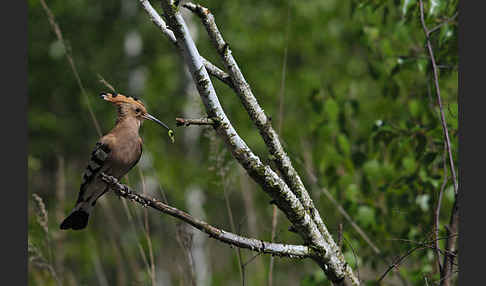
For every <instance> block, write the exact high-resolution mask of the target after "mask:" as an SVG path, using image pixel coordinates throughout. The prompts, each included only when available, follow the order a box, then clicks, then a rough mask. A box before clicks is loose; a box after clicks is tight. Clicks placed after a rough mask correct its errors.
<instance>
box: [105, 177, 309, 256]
mask: <svg viewBox="0 0 486 286" xmlns="http://www.w3.org/2000/svg"><path fill="white" fill-rule="evenodd" d="M101 176H102V179H103V180H104V181H105V182H106V183H108V184H109V185H110V188H111V189H112V190H114V191H115V193H116V194H117V195H119V196H121V197H123V198H125V199H128V200H131V201H133V202H136V203H138V204H141V205H142V206H144V207H151V208H153V209H155V210H157V211H160V212H163V213H165V214H168V215H170V216H173V217H175V218H178V219H180V220H182V221H184V222H186V223H188V224H190V225H192V226H193V227H195V228H197V229H199V230H200V231H203V232H205V233H207V234H208V235H209V236H210V237H211V238H214V239H217V240H219V241H221V242H224V243H227V244H230V245H234V246H237V247H241V248H245V249H250V250H253V251H257V252H261V253H268V254H272V255H277V256H281V257H290V258H306V257H311V256H312V255H314V252H313V251H312V250H311V249H310V248H309V247H307V246H304V245H291V244H281V243H271V242H266V241H263V240H258V239H254V238H247V237H243V236H239V235H236V234H234V233H231V232H227V231H224V230H222V229H219V228H216V227H214V226H212V225H210V224H208V223H207V222H204V221H202V220H199V219H197V218H194V217H192V216H191V215H190V214H188V213H186V212H183V211H181V210H179V209H177V208H174V207H172V206H169V205H167V204H164V203H163V202H161V201H159V200H157V199H154V198H149V197H148V196H145V195H141V194H138V193H135V192H133V191H132V190H131V189H130V188H129V187H128V186H126V185H123V184H121V183H119V182H118V180H117V179H116V178H115V177H112V176H109V175H106V174H105V173H101Z"/></svg>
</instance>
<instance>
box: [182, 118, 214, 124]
mask: <svg viewBox="0 0 486 286" xmlns="http://www.w3.org/2000/svg"><path fill="white" fill-rule="evenodd" d="M217 122H218V121H217V120H214V119H212V118H199V119H186V118H180V117H177V118H176V126H189V125H216V124H217Z"/></svg>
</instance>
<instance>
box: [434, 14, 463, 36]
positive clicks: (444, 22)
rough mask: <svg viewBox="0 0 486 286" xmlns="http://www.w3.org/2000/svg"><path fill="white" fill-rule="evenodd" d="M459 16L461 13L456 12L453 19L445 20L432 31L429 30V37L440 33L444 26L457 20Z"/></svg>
mask: <svg viewBox="0 0 486 286" xmlns="http://www.w3.org/2000/svg"><path fill="white" fill-rule="evenodd" d="M457 15H459V12H456V13H455V14H454V15H453V16H452V17H450V18H447V19H445V20H444V21H442V23H440V24H439V25H437V26H435V27H433V28H432V29H430V30H429V35H432V34H433V33H434V32H436V31H438V30H439V29H440V28H441V27H442V26H444V25H445V24H449V22H452V21H454V20H455V19H456V17H457Z"/></svg>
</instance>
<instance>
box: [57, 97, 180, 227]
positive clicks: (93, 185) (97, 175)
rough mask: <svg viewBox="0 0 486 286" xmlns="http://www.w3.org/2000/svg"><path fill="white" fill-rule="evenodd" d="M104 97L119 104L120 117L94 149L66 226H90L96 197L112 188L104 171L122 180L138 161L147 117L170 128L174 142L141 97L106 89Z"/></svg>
mask: <svg viewBox="0 0 486 286" xmlns="http://www.w3.org/2000/svg"><path fill="white" fill-rule="evenodd" d="M100 97H101V98H102V99H104V100H106V101H108V102H111V103H112V104H114V105H115V106H116V107H117V112H118V114H117V119H116V122H115V126H114V127H113V129H112V130H111V131H110V132H108V133H107V134H106V135H104V136H103V137H101V139H100V140H99V141H98V142H97V143H96V147H95V148H94V150H93V152H92V153H91V157H90V160H89V163H88V166H87V167H86V169H85V171H84V173H83V176H82V183H81V187H80V189H79V193H78V199H77V201H76V204H75V206H74V208H73V210H72V211H71V213H70V214H69V216H67V217H66V218H65V219H64V220H63V221H62V223H61V225H60V228H61V229H63V230H67V229H73V230H80V229H84V228H86V226H87V225H88V219H89V216H90V214H91V212H92V210H93V208H94V206H95V204H96V201H97V200H98V199H99V198H100V197H101V196H103V195H104V194H105V193H106V192H107V191H108V190H109V186H108V184H107V183H106V182H105V181H103V180H102V178H101V173H105V174H106V175H110V176H113V177H115V178H117V179H118V180H119V179H120V178H122V177H123V176H124V175H125V174H127V173H128V171H130V170H131V169H132V168H133V167H134V166H135V165H136V164H137V163H138V161H139V160H140V157H141V156H142V143H143V141H142V138H141V137H140V135H139V129H140V126H141V125H142V122H143V121H144V120H146V119H148V120H151V121H153V122H156V123H158V124H159V125H161V126H163V127H165V128H166V129H168V130H169V131H168V132H169V137H170V138H171V140H172V142H173V131H172V130H171V129H170V128H169V127H168V126H167V125H165V124H164V123H163V122H162V121H160V120H158V119H157V118H155V117H154V116H152V115H150V114H149V113H148V112H147V109H146V108H145V105H144V104H143V103H142V101H141V100H140V99H138V98H136V97H132V96H125V95H123V94H118V93H116V92H115V93H105V92H104V93H101V94H100Z"/></svg>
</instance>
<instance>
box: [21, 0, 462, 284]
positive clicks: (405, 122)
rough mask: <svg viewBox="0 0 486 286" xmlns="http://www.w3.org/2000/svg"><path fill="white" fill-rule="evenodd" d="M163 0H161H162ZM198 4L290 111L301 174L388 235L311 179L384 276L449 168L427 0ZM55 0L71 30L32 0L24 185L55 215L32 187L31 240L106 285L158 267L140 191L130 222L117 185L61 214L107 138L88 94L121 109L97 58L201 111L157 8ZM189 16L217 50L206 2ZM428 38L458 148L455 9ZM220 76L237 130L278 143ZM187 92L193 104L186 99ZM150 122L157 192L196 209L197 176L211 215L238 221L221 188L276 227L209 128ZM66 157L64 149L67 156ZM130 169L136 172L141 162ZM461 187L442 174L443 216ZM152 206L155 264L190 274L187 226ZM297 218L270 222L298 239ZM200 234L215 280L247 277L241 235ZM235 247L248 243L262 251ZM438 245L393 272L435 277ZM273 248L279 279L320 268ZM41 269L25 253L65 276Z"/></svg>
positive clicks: (432, 9)
mask: <svg viewBox="0 0 486 286" xmlns="http://www.w3.org/2000/svg"><path fill="white" fill-rule="evenodd" d="M153 2H154V3H152V4H153V5H154V6H155V7H156V8H157V9H158V10H159V11H160V9H159V4H158V3H156V1H153ZM457 2H458V1H457V0H455V1H430V2H429V1H426V2H425V13H426V23H427V25H428V27H429V29H432V28H433V27H435V26H436V25H439V24H441V23H442V22H444V21H445V20H446V19H449V18H451V17H452V16H453V15H454V14H455V13H456V12H457ZM201 4H203V5H205V6H206V7H208V8H209V9H210V10H211V11H212V13H213V14H214V15H215V17H216V22H217V24H218V26H219V27H220V29H221V31H222V33H223V35H224V37H225V39H226V40H227V42H229V43H230V45H231V48H232V50H233V54H234V55H235V57H236V59H237V60H238V62H239V64H240V67H241V68H242V71H243V73H244V74H245V76H246V78H247V80H248V81H249V83H250V84H251V86H252V88H253V90H254V92H255V94H256V96H257V98H258V100H259V102H260V104H261V105H262V107H263V108H264V109H265V112H266V113H267V114H268V115H269V116H271V117H272V118H273V121H274V126H275V127H277V126H278V124H279V123H280V122H282V129H281V131H280V134H281V138H282V140H283V142H284V143H285V148H286V150H287V151H288V153H289V154H290V156H291V158H292V160H293V162H294V165H295V167H296V168H297V169H298V171H299V173H300V174H301V176H302V177H303V179H304V181H305V183H306V185H307V186H309V187H311V186H312V183H311V181H310V180H309V179H308V177H307V176H306V175H305V174H306V173H307V171H308V170H309V168H310V169H312V171H313V172H314V173H315V175H316V177H317V178H318V185H319V186H320V187H325V188H327V189H328V190H329V191H330V192H331V193H332V195H333V196H334V197H335V198H336V199H337V200H338V202H339V203H340V204H341V205H342V206H343V207H344V209H345V210H346V211H347V212H348V213H349V214H350V216H351V217H352V218H353V219H355V221H356V223H357V224H358V225H359V226H360V227H361V228H362V229H363V230H364V231H365V232H366V233H367V234H368V236H370V237H371V238H372V240H373V242H374V243H375V244H376V245H377V246H378V248H379V249H380V250H381V252H382V253H381V255H377V254H375V253H374V252H373V251H372V249H371V248H370V247H369V246H368V245H367V243H366V242H365V241H364V240H363V239H362V238H361V237H360V236H359V234H358V233H357V232H356V231H355V230H354V229H353V228H352V227H351V225H350V224H349V223H348V222H347V221H346V220H345V219H344V218H343V216H342V215H341V214H340V213H339V212H338V211H337V209H336V208H335V207H334V206H333V205H332V204H331V203H330V202H329V201H328V200H327V199H326V197H325V196H321V195H320V194H321V193H320V192H319V191H318V190H317V189H315V191H314V193H313V194H312V197H313V198H314V200H315V203H316V205H317V207H318V209H319V210H320V212H321V215H322V217H323V219H324V222H325V223H326V225H327V226H328V227H329V228H330V230H331V232H332V234H333V235H335V238H336V237H337V226H338V224H339V223H343V225H344V235H343V236H344V238H345V241H344V242H343V251H344V253H345V256H346V258H347V260H348V262H349V263H350V264H351V265H353V268H355V269H356V257H355V255H356V256H357V262H358V265H357V267H359V270H360V271H361V273H362V274H363V275H362V277H361V278H362V279H365V280H376V279H377V278H378V277H379V276H380V275H381V274H382V273H383V272H384V271H385V270H386V268H387V267H388V265H389V264H390V263H391V261H392V260H393V259H394V258H396V257H397V256H400V255H403V254H405V253H406V252H407V251H408V250H409V249H411V248H412V247H413V246H414V245H413V244H411V243H409V242H404V241H402V240H397V239H407V240H412V241H429V240H431V239H432V238H433V236H432V230H433V224H434V223H433V211H434V209H435V206H436V204H437V199H438V193H439V190H440V188H441V184H442V181H443V179H444V174H445V173H444V168H445V166H444V160H443V153H444V143H443V132H442V127H441V123H440V120H439V115H438V112H439V111H438V106H437V104H436V102H437V101H436V95H435V88H434V85H433V77H432V69H431V64H430V60H429V58H428V54H427V52H426V49H425V36H424V33H423V30H422V27H421V25H420V20H419V10H418V5H417V1H415V0H404V1H354V0H350V1H337V0H326V1H318V0H313V1H305V2H301V1H286V2H284V3H282V2H281V1H212V0H211V1H204V3H201ZM47 5H48V6H49V7H50V8H51V9H52V12H53V14H54V15H55V17H56V21H57V23H58V24H59V26H60V28H61V30H62V32H63V34H64V37H65V39H66V42H67V45H68V47H67V49H66V48H64V46H63V45H62V43H60V42H59V41H58V40H57V38H56V36H55V34H54V33H53V32H52V29H51V27H50V25H49V21H48V19H47V17H46V15H45V12H44V10H43V9H42V6H41V5H40V3H39V1H34V0H31V1H29V23H28V25H29V52H28V61H29V78H28V84H29V115H28V124H29V137H30V144H29V154H28V166H29V194H33V193H37V194H38V195H39V196H41V197H42V198H43V199H44V202H45V204H46V207H47V210H48V214H49V220H48V222H49V233H48V234H45V233H44V231H43V229H42V228H41V226H40V225H39V224H38V222H37V219H36V217H37V213H36V211H35V202H34V201H33V200H29V241H31V242H32V243H33V244H34V245H35V246H36V247H37V249H40V250H39V251H42V252H43V257H45V258H46V259H47V260H48V261H49V263H50V264H52V265H53V267H54V268H55V269H56V273H57V275H58V276H59V277H60V279H61V280H63V281H64V284H63V285H71V284H74V281H75V282H77V283H78V284H87V285H91V284H95V285H96V284H102V282H100V281H103V279H105V280H106V281H108V283H109V285H111V284H115V285H132V284H133V283H132V281H135V282H136V283H141V284H143V283H150V278H149V275H148V271H147V269H146V268H147V267H146V265H145V262H144V258H143V255H142V254H141V250H140V249H142V252H143V253H144V254H145V255H146V256H147V257H148V256H149V250H148V243H147V240H146V237H145V234H144V231H143V229H144V228H143V217H144V214H143V213H144V211H143V210H141V209H139V208H137V207H133V206H132V205H131V204H129V207H128V212H130V214H131V215H132V216H133V217H134V221H132V222H131V221H130V219H129V216H128V213H127V210H126V209H125V208H124V206H123V203H122V201H120V200H119V199H117V198H115V197H114V196H113V195H107V196H105V197H104V198H102V199H101V201H102V202H101V204H100V205H101V206H100V207H98V206H97V208H98V209H96V210H95V213H94V215H93V218H92V220H91V222H90V225H89V227H88V229H87V230H85V231H82V232H65V233H61V232H60V231H59V230H58V224H59V222H60V219H61V218H62V217H63V216H64V215H65V214H67V213H68V212H69V210H70V208H71V207H72V205H73V204H74V201H75V198H76V196H77V191H78V186H79V185H80V181H81V172H82V170H83V168H84V164H86V163H87V159H88V155H89V153H90V152H91V148H93V147H94V144H95V142H96V140H97V138H98V135H97V133H96V129H95V128H94V126H93V123H92V121H91V118H90V117H89V113H88V100H89V103H90V105H91V107H92V109H93V112H94V114H95V115H96V117H97V119H98V121H99V122H100V124H101V127H102V130H103V131H104V132H106V131H108V130H109V129H110V128H111V127H112V125H113V124H114V117H115V110H114V108H113V107H112V106H109V105H108V104H106V103H104V102H100V101H99V100H98V99H97V94H99V93H100V92H101V91H105V90H107V88H106V87H105V86H103V84H101V83H100V82H99V81H98V77H97V74H100V75H102V76H103V77H104V78H105V79H106V80H107V81H108V82H110V83H111V84H112V85H114V86H115V88H116V89H117V91H118V92H121V93H125V94H130V95H134V96H138V97H141V98H142V100H144V101H145V102H146V104H147V106H148V109H149V111H150V112H151V113H152V114H154V115H155V116H156V117H158V118H160V119H161V120H162V121H164V122H166V123H168V125H170V126H172V127H173V128H174V127H175V124H174V118H175V117H182V116H183V115H185V116H188V117H192V118H199V117H201V116H204V113H203V112H202V111H201V110H202V109H201V108H200V107H201V103H200V99H199V98H197V97H196V98H194V97H190V96H188V95H187V91H186V89H187V85H188V83H189V79H188V78H187V76H186V75H185V74H184V69H183V67H182V61H181V59H180V58H179V56H178V54H177V51H176V49H175V48H174V46H173V45H172V44H170V43H169V42H168V41H167V40H166V39H165V38H164V36H163V35H162V34H161V33H160V32H159V31H158V30H157V28H156V27H155V26H154V25H153V24H152V23H151V21H150V20H149V19H148V17H147V16H146V14H145V13H144V11H143V10H142V9H141V7H140V5H139V3H138V1H133V0H116V1H115V0H109V1H94V0H87V1H58V0H55V1H54V0H51V1H47ZM190 17H191V16H189V13H188V14H187V19H189V21H190V23H191V27H193V28H194V31H193V34H194V33H195V32H196V31H197V44H198V47H199V49H200V51H201V53H202V54H203V55H204V56H205V57H207V58H208V59H210V60H211V61H212V62H213V63H215V64H217V65H218V66H220V67H222V65H221V62H220V61H219V59H218V57H217V54H216V53H215V51H214V50H213V49H212V46H211V44H210V42H209V39H208V37H207V35H206V34H205V31H204V29H203V27H202V26H201V25H200V23H199V21H198V19H197V18H196V17H192V18H190ZM432 44H433V46H434V51H435V54H436V61H437V63H438V64H439V65H440V67H441V69H440V74H439V81H440V88H441V96H442V100H443V104H444V107H445V113H446V118H447V124H448V128H449V131H450V134H451V140H452V142H451V143H452V149H453V155H454V160H455V161H456V165H457V146H458V143H457V131H458V111H457V108H458V107H457V88H458V84H457V79H458V71H457V64H458V56H457V49H458V47H457V22H456V20H452V21H450V22H448V23H447V24H445V25H443V26H441V27H440V29H439V30H437V31H436V32H435V33H434V34H433V35H432ZM286 49H287V54H286V55H287V59H286V70H285V85H284V98H283V106H284V109H283V117H280V113H279V104H280V101H281V100H282V99H281V97H280V90H281V85H282V83H281V80H282V72H283V71H282V68H283V63H284V55H285V50H286ZM66 52H72V56H73V58H74V60H75V62H76V66H77V68H78V70H79V74H80V78H81V80H82V83H83V85H84V88H85V89H86V91H87V92H86V94H82V93H81V91H80V88H79V86H78V84H77V82H76V79H75V77H74V75H73V73H72V71H71V69H70V66H69V63H68V61H67V60H66V58H65V55H66ZM215 86H216V88H217V92H218V95H219V98H220V100H221V102H222V104H223V107H224V108H225V110H226V111H227V114H228V115H229V117H230V119H231V120H232V122H233V123H234V125H235V127H236V128H237V129H238V131H239V132H240V134H241V135H242V137H243V138H244V139H245V140H246V141H247V143H248V144H249V145H250V146H251V147H252V148H253V149H254V150H255V152H256V153H257V154H259V155H260V156H261V157H262V158H264V159H267V158H268V154H267V151H266V149H265V145H264V143H263V141H262V139H261V138H260V137H259V134H258V132H257V131H256V130H255V128H254V127H253V126H252V123H251V122H250V121H249V120H248V115H247V114H246V113H245V112H244V109H243V108H242V106H241V103H240V102H239V99H238V98H237V96H235V95H234V94H233V93H232V92H231V91H230V89H229V88H227V87H226V86H224V85H223V84H221V83H219V82H215ZM187 110H192V111H193V112H194V114H192V113H191V114H192V115H188V114H187ZM198 132H199V133H198ZM142 133H143V134H142V136H143V138H144V157H143V159H142V161H141V162H140V166H141V170H142V173H143V175H144V178H145V183H146V186H147V189H149V191H150V190H151V191H152V192H153V195H154V196H161V190H162V191H163V192H164V194H165V195H166V196H167V198H168V200H169V202H170V203H171V204H173V205H175V206H177V207H179V208H181V209H188V208H189V207H190V206H189V203H188V196H189V194H190V191H191V189H193V188H195V187H197V188H199V189H201V190H202V192H203V194H204V197H205V199H204V200H200V201H199V202H200V204H201V205H202V207H203V210H204V212H205V216H206V220H207V221H208V222H210V223H212V224H214V225H218V226H221V227H222V228H224V229H227V230H230V229H231V228H230V224H229V218H228V215H227V211H226V209H225V201H224V196H223V192H224V191H226V192H227V193H228V194H229V196H230V203H231V207H232V212H233V217H234V218H235V223H236V224H237V226H238V228H239V231H240V232H241V233H242V234H245V235H254V236H255V237H257V238H260V239H265V240H270V234H271V220H272V208H271V205H270V204H269V203H268V202H269V200H270V199H269V197H267V196H266V195H265V194H264V193H263V192H261V190H259V188H258V187H257V185H256V184H253V183H249V182H247V181H248V178H247V176H246V175H245V174H243V172H240V169H239V167H238V166H237V164H236V163H235V162H234V160H233V159H232V158H231V156H230V154H228V153H227V152H226V150H225V149H224V144H222V142H220V141H219V139H218V138H217V137H215V135H214V132H213V131H212V130H211V129H210V128H204V127H203V128H201V127H188V128H185V129H181V128H178V129H175V143H176V144H171V143H170V141H169V140H168V138H167V134H166V132H165V131H164V130H162V129H160V128H158V127H157V126H155V125H152V124H151V123H150V122H147V123H145V124H144V126H143V128H142ZM191 134H196V137H195V138H196V139H190V138H191V137H190V136H191ZM59 158H63V160H64V162H65V167H64V169H62V170H61V169H60V168H59V166H60V164H59V162H60V160H59ZM269 162H270V161H269ZM61 171H62V172H61ZM62 179H64V182H65V183H64V185H63V183H62ZM126 182H127V183H128V184H129V185H131V186H133V187H134V189H139V190H141V189H142V187H141V184H140V175H139V172H138V170H137V169H134V170H133V171H131V172H130V174H129V176H128V180H127V181H126ZM157 182H158V183H157ZM159 184H160V186H159ZM245 192H246V194H250V200H251V201H252V206H251V207H250V206H249V205H248V204H247V203H245V199H244V198H245V197H244V196H245ZM452 194H453V190H452V187H451V183H450V181H449V184H448V185H447V188H446V195H445V196H444V199H443V202H442V203H443V206H442V209H441V215H440V222H441V226H443V225H444V224H447V223H448V220H449V216H450V209H451V206H452V203H453V199H454V197H453V196H452ZM250 212H251V213H253V214H254V215H255V216H256V217H257V218H258V221H257V226H256V231H257V233H253V234H251V233H249V232H250V229H251V226H250V223H251V222H250V219H249V218H250V217H251V215H249V213H250ZM148 218H149V222H150V236H151V239H152V244H153V252H154V255H155V265H156V268H157V269H158V270H157V279H158V280H161V281H162V280H163V281H171V283H172V284H174V285H176V284H178V283H179V282H181V281H186V280H184V279H187V277H184V275H183V273H186V272H187V267H188V266H187V264H186V260H185V258H184V256H183V255H182V252H183V250H182V248H180V246H179V245H178V243H177V240H176V227H175V223H176V222H175V221H174V220H173V219H170V218H167V217H164V216H162V217H161V216H160V215H159V214H157V213H154V212H150V211H149V212H148ZM288 227H289V224H288V222H287V221H286V220H285V218H284V217H283V215H280V216H279V225H278V228H277V240H278V241H286V242H293V243H300V241H299V239H298V237H297V236H296V235H294V234H293V233H291V232H289V231H287V229H288ZM46 235H48V236H49V237H50V240H49V243H47V242H46V240H45V237H46ZM444 235H445V231H444V227H441V236H444ZM46 243H47V244H46ZM441 246H442V247H443V241H441ZM206 248H207V249H209V250H210V255H209V258H208V259H209V260H208V261H207V263H208V264H210V266H211V269H212V272H211V273H212V274H211V275H212V276H211V281H212V282H211V285H228V284H231V283H233V284H238V283H240V282H239V279H240V278H239V277H240V276H239V270H238V262H237V260H236V255H235V253H234V251H233V250H232V249H229V248H228V247H227V246H221V245H220V244H219V243H218V242H215V241H210V240H208V241H207V242H206ZM351 248H352V249H351ZM49 249H51V251H52V255H49V254H48V253H49ZM242 253H243V256H244V258H245V259H246V260H247V259H250V258H251V257H252V256H253V253H251V252H247V251H243V252H242ZM353 253H354V254H353ZM147 259H148V258H147ZM435 259H436V258H435V256H434V255H433V252H432V250H430V249H425V250H418V251H416V252H414V253H413V254H412V255H411V256H410V257H408V258H407V260H406V262H405V263H404V264H403V265H401V267H400V268H399V271H395V272H392V273H390V274H389V276H388V278H387V279H390V281H391V280H393V279H398V278H397V276H401V278H400V279H404V280H406V281H408V282H409V283H410V284H412V285H423V284H424V283H423V281H424V280H423V279H424V278H423V277H424V276H427V277H429V282H430V281H434V280H437V279H438V273H437V266H436V260H435ZM269 260H270V259H269V258H268V257H265V256H261V257H258V258H256V259H255V260H254V261H253V262H252V263H251V264H249V265H248V266H247V268H246V274H247V275H246V279H247V284H248V285H261V284H264V283H266V280H267V275H268V265H269ZM96 261H99V262H96ZM275 262H276V267H275V269H274V283H275V284H284V285H296V284H301V285H327V280H326V279H325V277H324V276H323V274H322V273H321V272H320V271H318V267H317V266H316V265H314V264H312V263H311V262H304V261H289V260H279V259H278V258H276V260H275ZM257 265H258V266H257ZM46 271H47V270H46V269H43V268H39V267H36V265H35V264H32V263H30V264H29V281H30V283H32V285H55V280H54V279H53V278H52V277H51V276H50V275H49V273H48V272H46ZM164 285H165V284H164Z"/></svg>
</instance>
